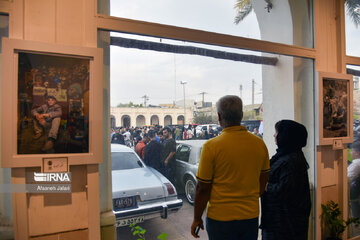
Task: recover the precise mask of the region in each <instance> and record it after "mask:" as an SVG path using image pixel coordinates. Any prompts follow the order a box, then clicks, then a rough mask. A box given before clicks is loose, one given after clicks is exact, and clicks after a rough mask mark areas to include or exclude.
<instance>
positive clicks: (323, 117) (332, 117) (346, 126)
mask: <svg viewBox="0 0 360 240" xmlns="http://www.w3.org/2000/svg"><path fill="white" fill-rule="evenodd" d="M318 89H319V92H318V114H319V115H318V120H319V124H318V129H319V139H318V141H319V145H333V147H334V148H341V147H342V144H343V143H351V142H353V129H352V128H353V77H352V76H351V75H346V74H338V73H325V72H319V73H318Z"/></svg>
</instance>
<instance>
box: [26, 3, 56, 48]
mask: <svg viewBox="0 0 360 240" xmlns="http://www.w3.org/2000/svg"><path fill="white" fill-rule="evenodd" d="M24 2H25V3H24V13H25V18H24V29H25V39H26V40H33V41H42V42H55V39H56V36H55V35H56V34H55V25H56V18H55V17H56V11H55V9H56V1H55V0H25V1H24Z"/></svg>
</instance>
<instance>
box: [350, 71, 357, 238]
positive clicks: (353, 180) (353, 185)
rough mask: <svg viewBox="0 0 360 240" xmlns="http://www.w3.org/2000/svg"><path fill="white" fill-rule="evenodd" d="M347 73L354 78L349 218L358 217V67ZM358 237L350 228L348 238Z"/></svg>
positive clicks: (353, 229)
mask: <svg viewBox="0 0 360 240" xmlns="http://www.w3.org/2000/svg"><path fill="white" fill-rule="evenodd" d="M347 73H348V74H352V75H353V76H354V78H353V81H354V95H353V96H354V98H353V99H354V102H353V108H354V115H353V116H354V123H353V128H354V142H353V143H352V144H349V149H348V169H347V171H348V186H349V217H360V88H359V79H360V67H359V66H351V65H348V66H347ZM355 236H360V226H359V227H355V226H353V225H351V226H350V229H349V237H355Z"/></svg>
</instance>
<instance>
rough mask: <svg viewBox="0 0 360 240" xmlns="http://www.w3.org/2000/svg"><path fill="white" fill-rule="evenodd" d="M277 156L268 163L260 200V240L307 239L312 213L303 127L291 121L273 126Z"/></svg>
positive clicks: (283, 121)
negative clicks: (265, 182) (265, 184)
mask: <svg viewBox="0 0 360 240" xmlns="http://www.w3.org/2000/svg"><path fill="white" fill-rule="evenodd" d="M275 130H276V131H275V134H274V137H275V143H276V145H277V146H278V148H277V149H276V154H275V155H274V156H273V157H272V158H271V160H270V169H271V171H270V175H269V183H268V185H267V187H266V190H265V193H264V195H263V196H262V197H261V226H260V227H261V228H262V239H263V240H288V239H291V240H306V239H308V226H309V216H310V210H311V200H310V187H309V179H308V173H307V171H308V168H309V165H308V163H307V162H306V159H305V156H304V154H303V152H302V148H303V147H305V146H306V141H307V136H308V134H307V131H306V128H305V127H304V126H303V125H302V124H300V123H297V122H295V121H292V120H281V121H279V122H277V123H276V124H275Z"/></svg>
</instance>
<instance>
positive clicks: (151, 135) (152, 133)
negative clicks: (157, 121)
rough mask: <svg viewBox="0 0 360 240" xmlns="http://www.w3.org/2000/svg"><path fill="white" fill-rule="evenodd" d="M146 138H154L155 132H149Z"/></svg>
mask: <svg viewBox="0 0 360 240" xmlns="http://www.w3.org/2000/svg"><path fill="white" fill-rule="evenodd" d="M148 136H149V138H154V137H155V131H154V130H149V132H148Z"/></svg>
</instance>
